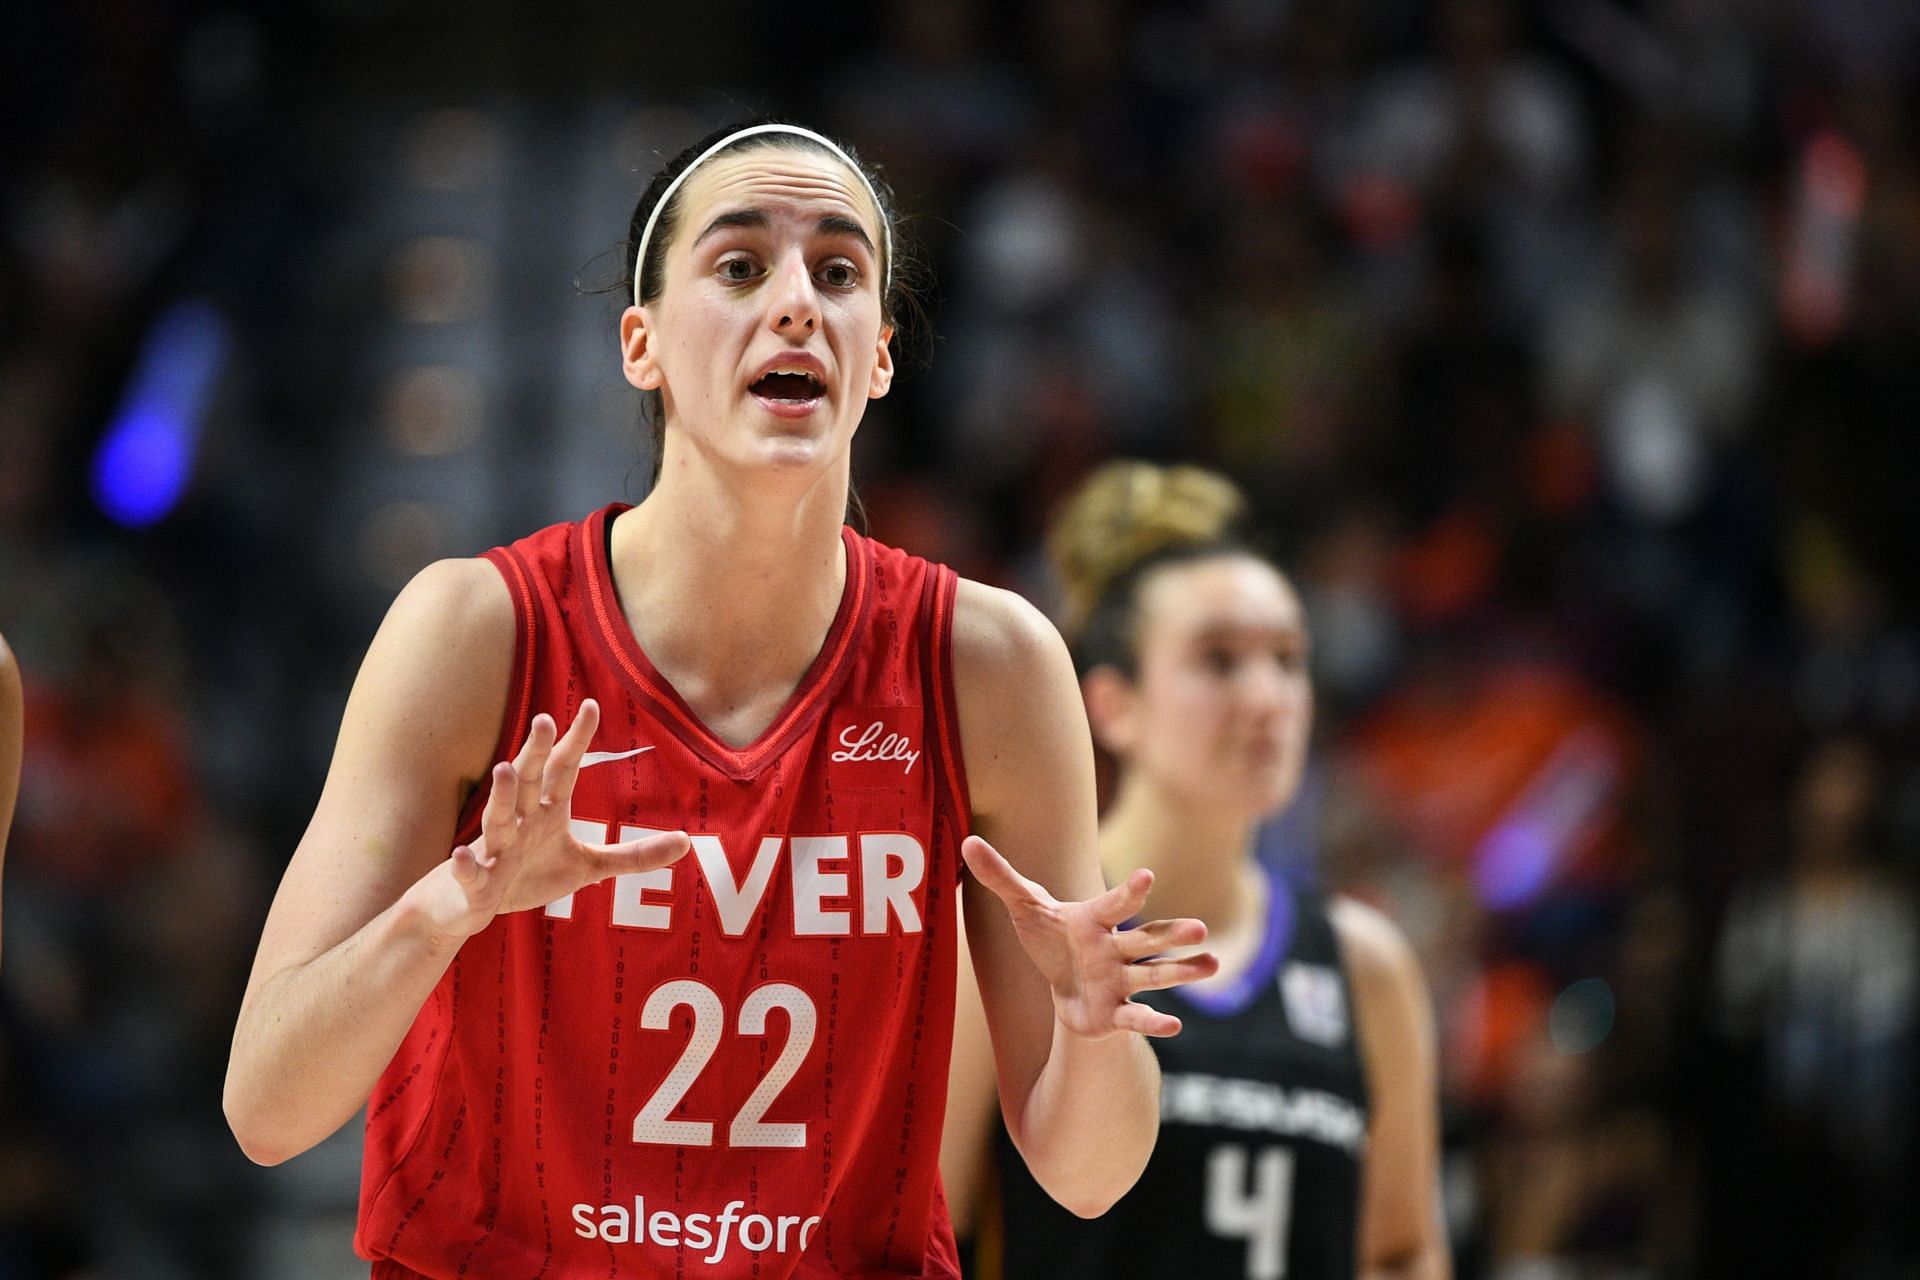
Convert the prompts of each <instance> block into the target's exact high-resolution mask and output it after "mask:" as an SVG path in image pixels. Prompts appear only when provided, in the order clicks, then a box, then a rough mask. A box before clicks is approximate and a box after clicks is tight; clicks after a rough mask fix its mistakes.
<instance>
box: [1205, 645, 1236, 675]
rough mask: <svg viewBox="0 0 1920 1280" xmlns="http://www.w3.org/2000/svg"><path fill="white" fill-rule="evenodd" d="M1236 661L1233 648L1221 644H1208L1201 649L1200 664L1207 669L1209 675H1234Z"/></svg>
mask: <svg viewBox="0 0 1920 1280" xmlns="http://www.w3.org/2000/svg"><path fill="white" fill-rule="evenodd" d="M1234 662H1235V658H1234V654H1233V650H1231V649H1228V648H1225V647H1223V646H1221V645H1208V646H1207V647H1206V648H1205V649H1202V650H1201V651H1200V665H1201V666H1203V667H1205V668H1206V669H1207V674H1208V675H1214V676H1228V675H1232V674H1233V665H1234Z"/></svg>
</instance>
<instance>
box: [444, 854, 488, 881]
mask: <svg viewBox="0 0 1920 1280" xmlns="http://www.w3.org/2000/svg"><path fill="white" fill-rule="evenodd" d="M452 856H453V878H454V879H455V880H457V881H458V882H459V883H460V884H461V885H463V886H465V887H466V888H469V889H471V888H472V887H473V886H474V885H476V884H478V883H479V882H480V877H481V876H482V875H484V874H486V870H485V868H484V867H482V866H481V865H480V858H479V856H478V854H477V853H476V852H475V850H474V848H473V846H472V845H467V844H463V845H456V846H455V847H454V850H453V855H452Z"/></svg>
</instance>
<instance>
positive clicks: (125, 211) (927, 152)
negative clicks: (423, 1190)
mask: <svg viewBox="0 0 1920 1280" xmlns="http://www.w3.org/2000/svg"><path fill="white" fill-rule="evenodd" d="M1917 70H1920V6H1916V5H1913V4H1908V3H1905V2H1904V0H1540V2H1539V3H1523V2H1522V0H1432V2H1431V3H1429V2H1428V0H1207V2H1206V3H1192V4H1179V3H1157V2H1155V0H1029V2H1026V3H1017V2H1015V0H898V2H896V3H879V2H871V0H870V2H869V3H863V4H839V5H831V6H812V7H787V8H780V9H776V8H773V7H771V6H767V7H762V6H757V5H753V4H749V3H746V2H745V0H707V2H706V3H704V4H701V5H699V6H697V7H695V6H668V5H653V6H642V5H635V4H613V3H606V2H602V0H549V2H548V3H545V4H540V5H531V4H517V3H509V2H508V0H478V2H476V3H469V4H464V5H452V4H447V3H432V4H404V3H400V2H399V0H289V2H287V3H276V4H269V3H266V2H265V0H254V2H253V3H240V4H218V3H195V2H193V0H178V2H176V3H165V2H162V0H66V2H63V3H51V2H48V0H14V2H12V3H8V4H6V5H4V6H0V138H4V159H3V161H0V631H4V632H5V633H6V635H7V636H8V637H9V638H10V639H11V640H12V641H13V642H14V643H15V645H16V647H17V648H18V651H19V653H20V655H21V659H22V662H23V665H24V669H25V674H26V677H27V684H28V697H29V708H28V710H29V716H28V741H27V749H26V774H25V782H24V788H23V793H22V800H21V809H20V815H19V819H18V823H17V827H16V830H15V832H14V837H13V842H12V846H11V849H10V854H9V858H8V865H7V868H6V877H7V883H6V921H5V948H6V953H5V963H4V968H0V987H3V1000H0V1276H3V1277H8V1278H12V1277H22V1278H26V1277H60V1278H64V1280H75V1278H78V1277H94V1278H99V1280H106V1278H111V1280H174V1278H176V1277H178V1278H183V1280H184V1278H193V1280H204V1278H222V1277H247V1278H254V1277H259V1278H271V1280H278V1278H280V1277H300V1278H302V1280H305V1278H307V1277H318V1278H321V1280H332V1278H333V1277H346V1276H355V1275H360V1276H363V1275H364V1274H365V1268H364V1266H363V1265H356V1264H355V1263H354V1262H353V1261H352V1258H351V1255H350V1252H349V1248H348V1240H349V1235H350V1232H351V1221H352V1214H353V1202H354V1195H355V1188H356V1180H357V1172H358V1170H357V1159H358V1133H357V1129H356V1130H355V1131H350V1132H348V1133H346V1134H343V1135H342V1136H341V1137H340V1138H338V1139H336V1140H335V1141H333V1142H330V1143H329V1144H327V1145H326V1146H325V1147H323V1148H322V1149H320V1150H318V1151H315V1152H313V1153H311V1154H309V1155H307V1156H303V1157H301V1158H300V1159H298V1160H296V1161H294V1162H293V1163H292V1164H290V1165H287V1166H284V1167H282V1168H278V1169H274V1170H261V1169H256V1168H253V1167H252V1166H250V1165H249V1164H248V1163H247V1162H246V1161H245V1160H244V1159H243V1158H242V1157H241V1155H240V1153H239V1151H238V1150H237V1149H236V1147H235V1145H234V1143H233V1142H232V1140H231V1138H230V1137H229V1135H228V1133H227V1131H226V1129H225V1126H224V1123H223V1121H222V1119H221V1115H220V1107H219V1093H220V1080H221V1075H222V1072H223V1070H224V1063H225V1055H226V1048H227V1040H228V1037H229V1035H230V1034H231V1030H232V1025H233V1016H234V1012H235V1010H236V1008H237V1002H238V997H239V992H240V989H241V986H242V984H243V982H244V978H245V966H246V964H247V963H248V960H249V958H250V956H251V954H252V950H253V945H254V942H255V940H256V938H257V930H258V926H259V922H260V919H261V917H262V915H263V913H264V910H265V905H266V902H267V899H268V895H269V893H270V892H271V889H272V886H273V884H274V883H275V881H276V879H277V877H278V874H279V870H280V867H281V866H282V865H283V863H284V861H285V859H286V857H287V856H288V854H289V853H290V851H291V849H292V847H293V845H294V842H295V841H296V840H297V838H298V836H299V833H300V830H301V828H302V826H303V824H304V822H305V819H306V817H307V815H308V813H309V811H310V808H311V805H312V802H313V800H314V798H315V797H316V795H317V793H318V788H319V783H320V779H321V774H322V771H323V769H324V766H325V762H326V760H327V758H328V754H329V752H330V749H331V746H332V735H333V732H334V730H335V728H336V726H337V723H338V718H339V714H340V709H341V706H342V703H343V701H344V698H345V694H346V689H347V685H348V682H349V680H350V678H351V676H352V673H353V671H354V670H355V668H356V665H357V663H358V661H359V658H360V655H361V653H362V651H363V649H364V646H365V644H366V642H367V640H368V638H369V637H370V636H371V634H372V631H373V628H374V626H375V624H376V622H377V621H378V619H379V617H380V615H381V613H382V611H383V610H384V608H385V606H386V604H387V602H388V601H389V600H390V599H391V598H392V596H393V594H394V592H395V591H396V590H397V588H398V587H399V585H400V584H401V583H402V582H403V581H404V580H405V579H406V578H407V577H408V576H409V575H410V574H411V573H412V572H413V571H414V570H416V569H417V568H419V567H420V566H421V565H423V564H424V563H426V562H427V561H429V560H431V559H433V558H435V557H439V556H446V555H463V554H472V553H474V552H477V551H479V550H481V549H483V548H485V547H487V546H490V545H492V544H494V543H497V542H500V541H503V540H506V539H508V538H510V537H512V536H514V535H516V534H519V533H522V532H525V531H527V530H530V529H532V528H534V527H536V526H538V525H542V524H545V523H548V522H550V521H553V520H558V519H562V518H570V517H573V516H576V515H579V514H581V513H583V512H584V511H586V510H587V509H589V508H590V507H592V506H594V505H596V504H598V503H601V502H603V501H606V500H609V499H612V498H618V497H622V496H624V497H626V498H628V499H630V500H631V499H637V498H638V497H640V496H641V492H642V486H643V485H644V482H645V477H646V474H647V465H646V459H645V457H644V456H643V453H642V450H643V448H644V445H643V443H642V436H641V433H640V431H639V429H638V425H637V417H638V409H637V402H636V398H635V396H634V394H633V393H632V392H631V391H630V390H629V389H628V388H627V386H626V385H625V383H624V382H623V381H622V380H621V377H620V374H619V370H618V367H617V364H616V361H615V358H614V346H613V324H614V317H615V316H616V315H617V314H618V310H619V305H620V304H619V288H620V281H621V277H622V275H623V270H622V264H621V262H620V256H619V252H618V245H619V243H620V241H621V238H622V236H623V235H624V232H625V227H626V221H627V218H628V215H629V213H630V211H631V208H632V205H633V202H634V199H635V198H636V196H637V194H638V191H639V189H640V187H641V185H643V183H644V181H645V179H646V177H647V175H649V174H650V173H651V171H652V170H653V168H654V167H655V166H656V165H657V164H658V163H659V161H660V160H661V159H662V158H664V157H665V156H666V155H669V154H671V153H672V152H674V151H676V150H678V149H679V148H680V147H681V146H683V145H684V144H685V143H687V142H688V141H690V140H692V139H693V138H694V137H696V136H698V135H699V134H700V133H702V132H704V131H705V130H706V129H707V128H708V127H710V126H713V125H716V124H719V123H722V122H724V121H726V120H728V119H731V118H734V117H737V116H740V115H743V114H746V113H749V112H754V111H760V110H774V111H779V112H783V113H788V114H791V115H793V116H795V117H797V118H800V119H802V120H805V121H807V122H809V123H813V124H815V125H817V126H818V127H821V128H824V129H827V130H830V131H833V132H836V133H839V134H841V135H843V136H845V137H848V138H850V139H851V140H852V141H854V142H855V143H856V144H857V145H859V146H860V147H862V148H863V149H865V150H866V151H867V152H868V153H869V154H870V155H872V156H874V157H876V158H878V159H879V160H880V161H881V162H882V163H883V164H884V165H885V166H886V168H887V170H888V172H889V173H890V175H891V177H892V179H893V182H894V183H895V185H896V187H897V188H898V190H899V193H900V195H901V197H902V202H903V204H904V206H905V208H906V209H908V210H909V211H910V212H911V213H912V214H913V215H914V230H915V232H916V235H917V239H918V242H919V245H920V247H921V251H922V256H923V258H924V260H925V262H926V264H927V265H928V266H929V268H930V273H931V278H932V280H933V281H934V282H935V285H934V288H933V289H932V290H930V291H929V292H928V293H927V295H926V297H927V301H928V304H929V312H930V315H929V317H928V320H927V322H926V323H924V324H922V325H920V326H918V328H917V331H916V332H915V333H914V334H913V335H911V337H910V339H909V341H908V349H909V351H910V352H911V353H912V354H913V355H914V357H915V359H914V361H913V362H912V363H911V364H910V367H909V370H908V376H906V377H905V378H904V379H903V381H902V382H901V384H900V385H899V386H898V388H897V390H896V392H895V393H894V394H893V395H892V396H891V397H889V398H888V399H887V400H885V401H883V402H881V403H879V404H877V405H876V406H874V408H873V410H872V411H871V412H870V413H869V414H868V415H867V420H866V424H865V426H864V428H863V430H862V433H861V437H860V441H859V445H858V449H857V480H858V483H859V486H860V489H861V492H862V494H863V496H864V498H865V504H866V508H867V511H868V512H869V515H870V523H871V527H872V530H873V531H874V532H875V533H876V534H877V535H878V536H880V537H882V538H884V539H886V540H888V541H893V542H897V543H899V544H901V545H904V546H906V547H908V548H910V549H913V550H916V551H919V552H922V553H925V554H928V555H932V556H935V557H937V558H942V559H945V560H947V561H949V562H951V563H953V564H955V565H956V566H957V567H959V568H960V569H961V570H962V571H963V572H966V573H969V574H971V575H974V576H977V577H981V578H984V579H986V580H989V581H992V582H997V583H1001V584H1005V585H1010V586H1014V587H1017V588H1019V589H1021V590H1023V591H1025V592H1027V593H1029V594H1030V595H1032V596H1033V597H1035V598H1036V599H1038V600H1041V601H1043V602H1044V601H1048V600H1050V599H1051V593H1052V587H1051V584H1049V583H1048V582H1047V581H1046V579H1045V577H1044V575H1043V570H1042V569H1041V568H1040V564H1039V557H1038V555H1037V551H1036V547H1035V538H1036V533H1037V531H1038V530H1039V528H1040V526H1041V524H1042V522H1043V520H1044V519H1045V517H1046V515H1047V513H1048V511H1049V509H1050V506H1051V504H1052V502H1053V501H1054V499H1055V497H1056V495H1058V494H1060V493H1061V492H1063V490H1064V489H1065V488H1066V487H1067V486H1068V485H1069V484H1071V483H1072V482H1073V481H1074V480H1075V479H1076V478H1078V477H1079V476H1080V475H1081V474H1082V473H1084V472H1085V471H1086V470H1087V469H1088V468H1089V467H1090V466H1092V465H1093V464H1095V463H1096V462H1098V461H1099V460H1101V459H1104V458H1106V457H1109V456H1112V455H1115V454H1133V455H1142V456H1148V457H1153V458H1190V459H1197V460H1203V461H1211V462H1214V463H1216V464H1218V465H1221V466H1223V467H1225V468H1226V469H1227V470H1229V471H1230V472H1231V473H1232V474H1233V475H1234V476H1235V477H1237V478H1238V479H1239V480H1240V481H1241V482H1242V483H1244V484H1245V485H1247V486H1248V487H1249V488H1250V490H1251V491H1252V492H1253V493H1254V494H1255V495H1256V496H1257V500H1258V502H1259V504H1260V509H1261V512H1262V516H1263V518H1264V520H1265V522H1266V523H1267V524H1269V525H1270V526H1271V527H1272V528H1273V529H1274V530H1275V531H1276V532H1277V534H1278V536H1279V538H1280V539H1281V542H1280V546H1279V550H1280V552H1281V559H1282V563H1283V564H1285V565H1286V566H1288V567H1289V568H1290V569H1291V571H1292V572H1293V574H1294V575H1295V577H1296V579H1297V581H1298V583H1299V585H1300V586H1301V588H1302V590H1303V593H1304V595H1305V597H1306V599H1307V600H1308V602H1309V605H1310V611H1311V616H1312V623H1313V627H1314V630H1315V635H1316V648H1315V660H1316V663H1317V668H1318V688H1319V694H1320V716H1321V733H1320V740H1319V743H1318V747H1317V751H1316V763H1315V766H1314V770H1313V776H1312V780H1311V785H1310V786H1309V788H1308V790H1307V795H1306V798H1305V799H1304V800H1303V802H1302V803H1301V805H1300V806H1298V807H1297V808H1296V810H1295V811H1294V812H1293V813H1292V814H1290V815H1289V817H1288V819H1287V820H1286V821H1285V822H1283V823H1281V824H1279V825H1278V826H1277V827H1276V828H1275V829H1274V830H1273V831H1272V832H1271V838H1270V841H1269V850H1270V852H1271V855H1272V857H1273V858H1274V859H1276V860H1277V861H1278V862H1279V863H1281V864H1282V865H1284V866H1285V867H1286V868H1287V869H1288V870H1289V872H1291V873H1293V874H1298V875H1303V876H1313V877H1319V878H1321V879H1322V880H1324V881H1326V882H1328V883H1330V884H1332V885H1334V886H1336V887H1339V888H1342V889H1345V890H1347V891H1349V892H1353V893H1356V894H1359V895H1361V896H1363V897H1366V898H1368V899H1369V900H1371V901H1374V902H1375V903H1377V904H1379V905H1381V906H1382V907H1384V908H1385V909H1386V910H1388V911H1389V912H1390V913H1391V914H1392V915H1393V916H1394V917H1395V918H1396V919H1397V920H1398V921H1399V922H1400V923H1401V924H1402V925H1403V926H1404V927H1405V928H1406V929H1407V930H1408V932H1409V933H1410V934H1411V935H1412V936H1413V938H1414V939H1415V941H1416V944H1417V946H1418V947H1419V949H1420V952H1421V954H1422V956H1423V958H1424V960H1425V963H1426V967H1427V973H1428V977H1429V980H1430V981H1431V983H1432V985H1433V988H1434V992H1435V997H1436V1001H1437V1006H1438V1015H1439V1020H1440V1022H1439V1025H1440V1030H1441V1037H1442V1046H1443V1068H1444V1081H1443V1091H1444V1097H1443V1103H1444V1109H1445V1117H1446V1160H1445V1170H1444V1178H1445V1186H1444V1200H1445V1213H1446V1217H1447V1222H1448V1227H1449V1231H1450V1234H1451V1237H1452V1239H1453V1241H1454V1244H1455V1248H1456V1253H1457V1259H1458V1273H1459V1275H1460V1276H1461V1277H1462V1278H1463V1280H1474V1278H1478V1277H1489V1278H1496V1280H1629V1278H1631V1280H1643V1278H1654V1277H1680V1276H1702V1277H1736V1276H1737V1277H1769V1276H1793V1277H1849V1278H1851V1277H1872V1278H1878V1277H1909V1276H1915V1275H1920V1241H1917V1240H1916V1235H1920V1225H1917V1224H1916V1219H1917V1218H1920V1210H1917V1209H1916V1206H1917V1205H1920V1178H1916V1160H1915V1154H1916V1139H1917V1138H1920V1116H1916V1108H1915V1105H1914V1103H1915V1092H1916V1049H1917V1048H1920V1045H1917V1042H1916V1016H1917V1015H1920V970H1917V968H1916V966H1917V965H1920V921H1917V920H1916V914H1915V911H1916V908H1915V899H1914V889H1915V879H1916V869H1917V868H1920V633H1917V632H1916V621H1917V620H1916V614H1915V605H1916V596H1917V593H1916V590H1915V588H1916V585H1920V484H1917V483H1916V479H1917V478H1920V470H1917V469H1916V466H1915V464H1914V462H1913V461H1912V458H1913V456H1914V455H1913V454H1912V453H1910V452H1907V451H1905V449H1903V447H1902V446H1900V445H1899V444H1898V441H1899V440H1900V439H1901V438H1905V437H1909V436H1911V435H1912V434H1913V431H1914V427H1915V425H1916V423H1920V360H1917V359H1916V356H1917V355H1920V138H1917V137H1916V136H1915V135H1916V130H1915V121H1916V120H1920V114H1916V107H1917V106H1920V102H1916V90H1917V89H1920V83H1917V82H1916V71H1917ZM608 286H612V287H613V292H612V293H606V292H600V290H603V289H604V288H606V287H608ZM1909 447H1910V446H1909ZM1900 457H1907V458H1908V459H1909V461H1908V462H1906V463H1901V462H1899V461H1898V459H1899V458H1900Z"/></svg>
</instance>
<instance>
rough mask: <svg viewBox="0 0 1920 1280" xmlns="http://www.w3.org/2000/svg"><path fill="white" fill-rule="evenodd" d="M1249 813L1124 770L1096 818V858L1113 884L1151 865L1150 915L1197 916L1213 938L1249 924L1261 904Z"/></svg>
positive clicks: (1254, 827)
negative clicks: (1115, 791) (1108, 803)
mask: <svg viewBox="0 0 1920 1280" xmlns="http://www.w3.org/2000/svg"><path fill="white" fill-rule="evenodd" d="M1257 829H1258V823H1257V821H1256V819H1255V818H1254V817H1252V816H1250V815H1247V814H1242V813H1237V812H1233V811H1225V812H1223V811H1221V810H1220V808H1219V807H1218V806H1210V805H1207V804H1203V803H1198V802H1195V801H1193V800H1190V799H1186V798H1183V797H1180V796H1177V795H1175V794H1173V793H1171V792H1169V791H1168V790H1167V789H1166V788H1165V787H1163V786H1161V785H1159V784H1158V783H1156V782H1155V781H1154V780H1153V779H1151V778H1148V777H1147V776H1146V775H1144V774H1143V773H1141V772H1140V771H1139V770H1129V771H1128V772H1127V773H1126V775H1125V776H1124V778H1123V779H1122V781H1121V784H1120V793H1119V795H1118V796H1116V797H1115V798H1114V802H1113V805H1112V807H1111V808H1109V809H1108V810H1107V814H1106V817H1105V818H1104V819H1103V820H1102V821H1101V823H1100V858H1101V861H1102V862H1103V863H1104V864H1105V866H1106V868H1107V872H1108V874H1109V875H1110V876H1112V877H1113V878H1114V881H1115V883H1118V882H1119V879H1120V878H1122V877H1124V876H1125V875H1126V874H1127V873H1129V872H1131V871H1132V870H1133V869H1134V868H1135V867H1151V868H1152V869H1153V895H1152V898H1151V900H1150V904H1149V906H1150V914H1151V915H1153V916H1154V917H1156V918H1164V917H1171V916H1196V917H1198V918H1199V919H1201V920H1204V921H1206V923H1207V928H1208V929H1209V930H1211V931H1212V932H1213V933H1214V934H1215V935H1221V934H1225V933H1229V932H1231V931H1234V930H1237V929H1239V928H1241V927H1242V926H1245V925H1247V924H1248V923H1249V919H1248V917H1249V915H1250V913H1251V912H1253V911H1254V910H1256V909H1257V908H1258V906H1259V904H1260V902H1261V901H1262V890H1261V888H1260V882H1259V879H1258V877H1259V874H1260V869H1259V866H1258V863H1257V861H1256V859H1255V857H1254V848H1253V841H1254V835H1255V832H1256V830H1257Z"/></svg>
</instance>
